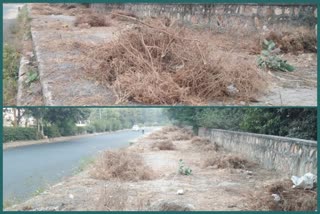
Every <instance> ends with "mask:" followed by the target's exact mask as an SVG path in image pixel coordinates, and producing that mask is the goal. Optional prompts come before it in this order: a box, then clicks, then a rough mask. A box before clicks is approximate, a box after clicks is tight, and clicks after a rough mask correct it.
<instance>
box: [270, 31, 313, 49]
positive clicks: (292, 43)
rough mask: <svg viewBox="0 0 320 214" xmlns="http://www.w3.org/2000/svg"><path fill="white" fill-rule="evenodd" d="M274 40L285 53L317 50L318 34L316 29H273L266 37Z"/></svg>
mask: <svg viewBox="0 0 320 214" xmlns="http://www.w3.org/2000/svg"><path fill="white" fill-rule="evenodd" d="M266 39H267V40H273V41H274V42H275V43H276V44H277V46H278V47H279V48H280V49H281V51H283V52H284V53H288V52H292V53H297V52H314V53H316V52H317V49H316V47H317V36H316V34H315V33H314V30H310V29H307V28H296V29H294V30H293V31H283V32H274V31H271V32H270V33H269V35H267V37H266Z"/></svg>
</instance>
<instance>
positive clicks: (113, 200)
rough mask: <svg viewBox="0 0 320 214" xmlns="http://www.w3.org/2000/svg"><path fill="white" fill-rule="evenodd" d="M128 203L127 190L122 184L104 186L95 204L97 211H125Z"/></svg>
mask: <svg viewBox="0 0 320 214" xmlns="http://www.w3.org/2000/svg"><path fill="white" fill-rule="evenodd" d="M127 201H128V188H127V187H124V186H123V184H117V183H115V184H110V185H107V186H104V189H103V190H102V191H101V194H100V197H99V199H98V202H97V205H96V206H97V210H98V211H121V210H125V208H126V205H127Z"/></svg>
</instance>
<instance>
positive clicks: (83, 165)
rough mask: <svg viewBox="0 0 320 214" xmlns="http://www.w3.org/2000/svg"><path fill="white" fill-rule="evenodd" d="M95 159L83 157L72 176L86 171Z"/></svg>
mask: <svg viewBox="0 0 320 214" xmlns="http://www.w3.org/2000/svg"><path fill="white" fill-rule="evenodd" d="M94 161H95V159H94V158H93V157H85V158H82V159H81V160H80V161H79V165H78V167H77V168H76V169H75V171H74V174H78V173H80V172H83V171H84V170H85V169H87V168H88V167H89V166H90V165H91V164H93V163H94Z"/></svg>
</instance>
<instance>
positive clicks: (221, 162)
mask: <svg viewBox="0 0 320 214" xmlns="http://www.w3.org/2000/svg"><path fill="white" fill-rule="evenodd" d="M203 166H204V167H209V166H214V167H217V168H218V169H219V168H222V169H225V168H231V169H248V168H250V167H251V166H252V163H250V162H249V161H248V160H247V159H245V158H242V157H240V156H238V155H230V154H228V155H224V154H223V155H220V154H216V153H213V154H212V155H208V157H207V158H206V159H205V160H204V162H203Z"/></svg>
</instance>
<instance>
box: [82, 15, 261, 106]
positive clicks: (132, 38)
mask: <svg viewBox="0 0 320 214" xmlns="http://www.w3.org/2000/svg"><path fill="white" fill-rule="evenodd" d="M159 20H161V19H150V20H146V21H145V22H141V21H139V20H136V22H137V27H135V28H134V29H129V30H126V31H124V32H123V33H122V34H121V35H120V36H119V37H118V39H116V40H115V41H113V42H110V43H106V44H105V45H104V46H101V47H95V48H93V49H92V50H91V51H89V52H88V56H87V58H88V59H90V60H89V61H88V62H87V64H86V66H85V67H86V70H87V73H88V75H90V77H92V76H93V77H95V78H96V79H97V80H98V81H99V82H101V83H102V84H104V85H106V86H108V87H110V88H112V89H113V90H114V91H115V93H116V94H117V95H118V103H121V102H125V101H126V100H131V101H135V102H140V103H146V104H178V103H185V104H192V105H201V104H203V103H207V102H208V101H210V100H213V99H219V98H220V99H221V98H225V97H230V96H232V97H233V98H235V99H241V100H245V101H247V100H248V101H249V100H250V99H252V97H254V96H255V95H256V94H257V93H259V92H261V91H262V90H263V89H264V86H265V85H266V83H265V81H264V80H263V77H262V76H261V74H260V73H259V72H258V70H257V68H256V66H255V65H254V64H252V63H250V62H249V61H248V60H247V59H246V58H244V57H239V56H235V55H232V54H231V53H230V54H228V53H223V54H222V53H220V54H218V53H215V52H214V50H210V49H209V48H208V46H207V45H206V41H205V40H203V38H201V36H200V35H199V34H198V33H197V32H196V31H193V30H191V29H188V28H184V27H181V26H177V25H174V24H170V26H167V25H166V23H164V22H161V21H159ZM230 85H233V86H234V87H235V88H236V89H237V93H236V94H230V93H229V92H228V89H227V88H228V86H230Z"/></svg>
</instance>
